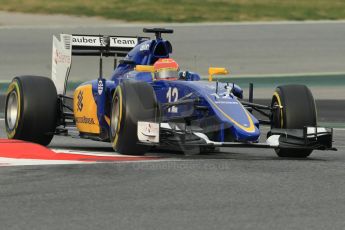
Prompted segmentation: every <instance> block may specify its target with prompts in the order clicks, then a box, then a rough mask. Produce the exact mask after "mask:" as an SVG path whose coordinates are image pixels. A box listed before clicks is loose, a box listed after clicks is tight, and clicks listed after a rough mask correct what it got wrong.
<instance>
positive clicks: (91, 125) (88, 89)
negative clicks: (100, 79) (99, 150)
mask: <svg viewBox="0 0 345 230" xmlns="http://www.w3.org/2000/svg"><path fill="white" fill-rule="evenodd" d="M73 109H74V119H75V122H76V126H77V129H78V130H79V131H80V132H83V133H93V134H99V133H100V127H99V122H98V117H97V105H96V102H95V99H94V97H93V94H92V85H91V84H90V85H83V86H79V87H78V88H77V89H76V90H75V91H74V100H73Z"/></svg>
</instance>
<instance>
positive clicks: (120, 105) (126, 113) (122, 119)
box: [110, 81, 158, 155]
mask: <svg viewBox="0 0 345 230" xmlns="http://www.w3.org/2000/svg"><path fill="white" fill-rule="evenodd" d="M157 111H158V106H157V99H156V95H155V92H154V90H153V88H152V86H151V85H149V84H148V83H146V82H139V81H123V82H122V83H120V84H119V85H118V86H117V87H116V89H115V92H114V95H113V100H112V108H111V119H110V134H111V135H110V136H111V142H112V145H113V148H114V150H115V151H117V152H119V153H121V154H126V155H143V154H145V153H146V152H147V151H148V150H149V149H150V147H149V146H145V145H141V144H139V141H138V137H137V123H138V121H154V120H155V119H156V114H157Z"/></svg>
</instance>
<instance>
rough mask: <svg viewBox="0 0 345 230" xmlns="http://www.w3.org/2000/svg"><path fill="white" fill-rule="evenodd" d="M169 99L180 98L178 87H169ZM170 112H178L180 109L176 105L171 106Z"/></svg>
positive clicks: (174, 100) (173, 100)
mask: <svg viewBox="0 0 345 230" xmlns="http://www.w3.org/2000/svg"><path fill="white" fill-rule="evenodd" d="M166 98H167V99H168V102H169V103H170V102H176V101H177V100H178V90H177V88H176V87H174V88H172V87H169V89H168V92H167V97H166ZM168 112H169V113H177V112H178V110H177V107H176V106H171V107H170V108H169V109H168Z"/></svg>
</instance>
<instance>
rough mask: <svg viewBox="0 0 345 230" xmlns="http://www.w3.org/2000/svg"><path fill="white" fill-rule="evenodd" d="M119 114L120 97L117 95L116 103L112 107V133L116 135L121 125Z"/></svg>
mask: <svg viewBox="0 0 345 230" xmlns="http://www.w3.org/2000/svg"><path fill="white" fill-rule="evenodd" d="M119 116H120V103H119V98H118V97H117V96H116V97H115V98H114V105H113V108H112V109H111V134H112V136H113V137H115V135H116V132H117V130H118V126H119Z"/></svg>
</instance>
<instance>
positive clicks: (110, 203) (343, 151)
mask: <svg viewBox="0 0 345 230" xmlns="http://www.w3.org/2000/svg"><path fill="white" fill-rule="evenodd" d="M0 124H1V125H0V130H1V133H0V137H5V134H4V133H3V128H4V123H3V121H2V122H1V123H0ZM344 142H345V130H344V129H337V130H335V143H334V146H335V147H337V148H338V151H337V152H323V151H315V152H314V153H313V154H312V155H311V157H310V158H308V159H306V160H298V159H279V158H278V157H276V156H275V154H274V152H273V151H272V150H263V149H238V148H222V149H221V152H220V153H216V154H207V155H194V156H193V155H192V156H185V155H181V154H176V153H169V152H166V151H164V152H151V153H149V155H154V156H160V157H164V160H162V161H156V162H152V161H147V162H136V163H120V162H119V163H101V164H83V165H82V164H80V165H56V166H54V165H53V166H51V165H50V166H48V165H44V166H42V165H41V166H19V167H0V175H1V176H0V204H1V205H0V213H1V215H0V223H1V229H343V228H344V227H345V220H344V218H343V216H344V212H345V196H344V190H345V183H344V176H345V170H344V164H345V145H344ZM50 147H51V148H66V149H74V150H80V151H83V150H91V151H102V152H105V153H111V152H112V148H111V146H110V144H108V143H99V142H94V141H89V140H79V139H71V138H66V137H55V138H54V139H53V142H52V143H51V145H50Z"/></svg>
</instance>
